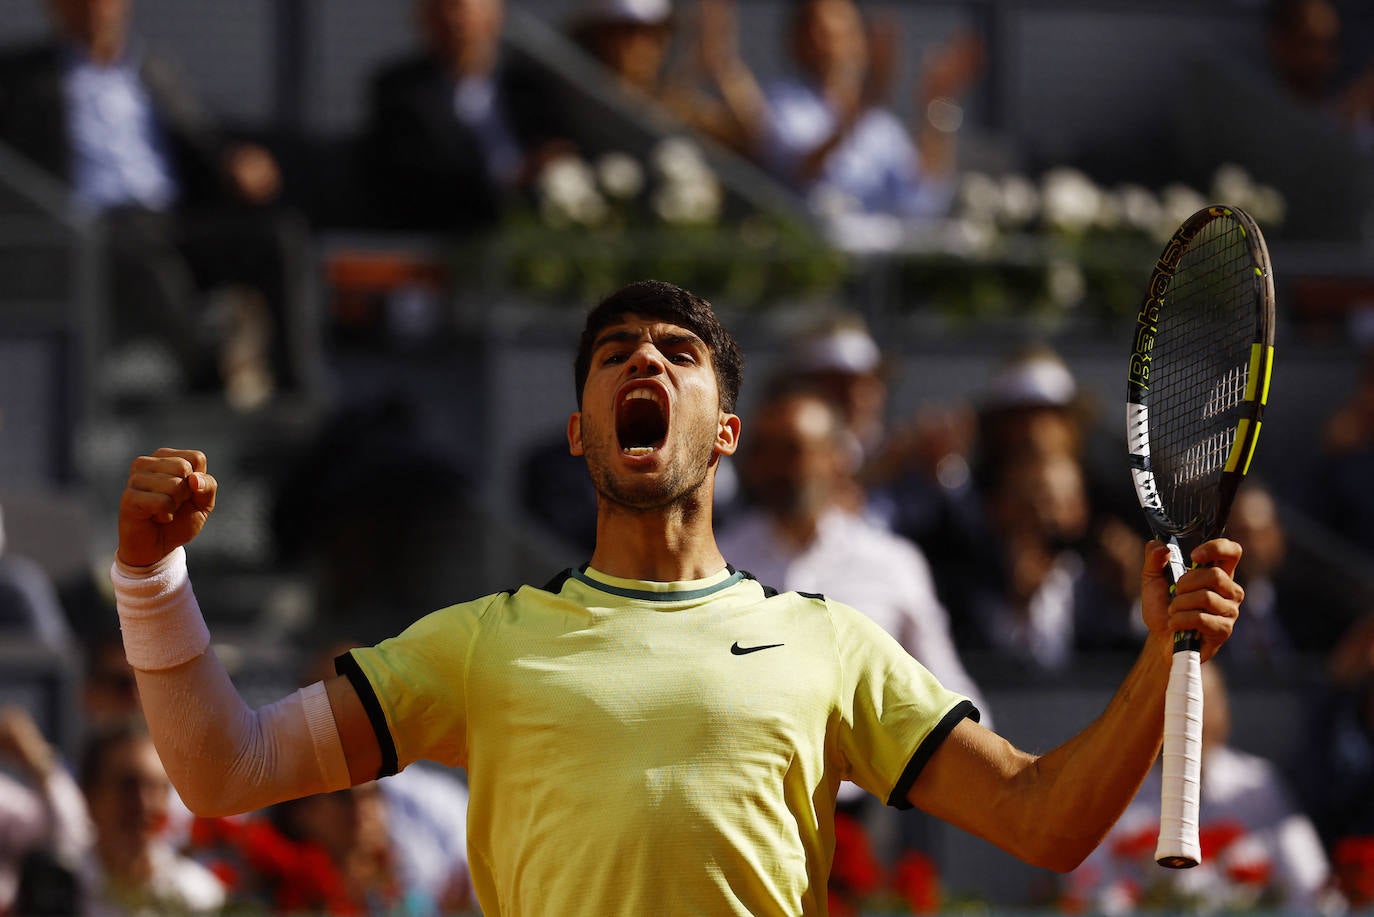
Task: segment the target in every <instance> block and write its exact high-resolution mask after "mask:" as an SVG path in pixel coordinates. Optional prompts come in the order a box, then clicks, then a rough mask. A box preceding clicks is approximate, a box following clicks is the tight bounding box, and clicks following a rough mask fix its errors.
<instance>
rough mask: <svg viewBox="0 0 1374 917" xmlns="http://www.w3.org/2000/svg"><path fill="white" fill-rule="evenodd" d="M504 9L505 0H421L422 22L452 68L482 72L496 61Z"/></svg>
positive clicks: (466, 73) (461, 73) (432, 44)
mask: <svg viewBox="0 0 1374 917" xmlns="http://www.w3.org/2000/svg"><path fill="white" fill-rule="evenodd" d="M504 13H505V9H504V7H503V6H502V0H421V7H420V25H421V28H422V29H423V30H424V34H425V39H426V40H427V41H428V42H429V46H430V49H431V50H432V51H433V53H434V54H435V55H436V56H437V57H438V58H439V59H440V60H442V61H444V63H446V64H447V65H448V66H449V69H451V70H452V71H453V72H454V73H456V74H458V75H459V76H480V75H482V74H485V73H489V72H490V71H491V69H492V68H493V67H494V66H495V65H496V53H497V49H498V47H499V45H500V41H501V24H502V19H503V17H504Z"/></svg>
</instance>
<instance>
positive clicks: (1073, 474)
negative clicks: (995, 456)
mask: <svg viewBox="0 0 1374 917" xmlns="http://www.w3.org/2000/svg"><path fill="white" fill-rule="evenodd" d="M1008 461H1010V462H1012V463H1013V464H1012V465H1011V466H1010V467H1008V468H1006V469H1004V470H1003V471H1002V474H1001V477H1000V484H999V485H998V487H997V489H996V491H995V492H994V495H993V497H994V502H993V517H994V519H995V520H996V522H997V524H998V527H999V528H1000V529H1001V531H1003V532H1004V533H1007V534H1009V535H1032V536H1034V537H1036V538H1038V539H1040V540H1042V541H1044V542H1045V543H1046V544H1047V545H1049V546H1050V547H1056V548H1057V547H1060V546H1064V545H1068V544H1071V543H1073V542H1075V541H1078V540H1079V539H1081V538H1082V537H1083V536H1084V535H1085V534H1086V533H1087V530H1088V521H1089V508H1088V494H1087V490H1086V488H1085V485H1084V482H1083V469H1082V467H1081V466H1080V465H1079V464H1078V461H1077V460H1076V459H1074V458H1072V457H1071V456H1069V455H1065V454H1062V453H1059V454H1049V455H1034V454H1023V455H1021V456H1019V457H1016V458H1011V459H1008Z"/></svg>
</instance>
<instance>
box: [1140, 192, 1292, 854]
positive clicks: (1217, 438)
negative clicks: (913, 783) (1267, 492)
mask: <svg viewBox="0 0 1374 917" xmlns="http://www.w3.org/2000/svg"><path fill="white" fill-rule="evenodd" d="M1273 357H1274V281H1273V276H1272V274H1271V271H1270V266H1269V253H1268V250H1267V249H1266V248H1265V244H1264V237H1263V236H1262V235H1261V234H1260V230H1259V227H1258V226H1256V225H1255V221H1254V220H1252V219H1251V218H1250V217H1249V215H1247V214H1246V213H1244V212H1243V211H1241V210H1239V209H1237V208H1235V207H1227V206H1221V205H1218V206H1212V207H1207V208H1205V209H1203V210H1200V211H1198V212H1197V213H1195V214H1193V215H1192V216H1191V217H1189V218H1188V219H1187V220H1186V221H1184V223H1183V225H1182V226H1180V227H1179V228H1178V231H1177V232H1175V233H1174V235H1173V238H1171V239H1170V240H1169V242H1168V244H1167V245H1165V246H1164V251H1163V253H1162V254H1161V255H1160V256H1159V260H1158V261H1157V262H1156V263H1155V267H1154V272H1153V273H1152V274H1151V275H1150V285H1149V288H1148V290H1147V292H1146V294H1145V301H1144V303H1143V305H1142V306H1141V309H1140V314H1139V315H1138V316H1137V318H1136V326H1135V338H1134V340H1133V342H1132V350H1131V365H1130V371H1129V373H1128V374H1127V394H1126V438H1127V448H1128V450H1129V452H1130V467H1131V476H1132V478H1133V479H1134V483H1135V491H1136V496H1137V497H1138V498H1139V500H1140V506H1141V508H1142V509H1143V510H1144V513H1145V517H1146V519H1147V521H1148V522H1149V524H1150V528H1151V530H1152V531H1153V532H1154V535H1155V537H1156V538H1158V539H1159V540H1160V541H1161V542H1163V543H1164V544H1166V545H1168V547H1169V564H1168V567H1167V569H1166V571H1165V573H1166V575H1167V576H1168V579H1169V588H1170V591H1171V592H1172V591H1173V587H1174V584H1175V583H1177V582H1178V578H1179V577H1181V576H1182V575H1183V573H1184V572H1185V570H1186V569H1187V567H1186V566H1185V564H1186V563H1187V562H1188V561H1187V558H1188V556H1189V554H1190V553H1191V552H1192V550H1193V548H1195V547H1197V546H1198V545H1200V544H1202V543H1203V542H1204V541H1207V540H1208V539H1211V538H1215V537H1217V536H1218V535H1220V534H1221V533H1222V532H1223V531H1224V530H1225V528H1226V517H1227V514H1228V513H1229V512H1230V509H1231V503H1232V500H1233V499H1234V498H1235V495H1236V489H1237V488H1238V487H1239V485H1240V482H1241V479H1243V478H1244V477H1245V473H1246V472H1247V471H1248V470H1249V468H1250V460H1251V458H1252V457H1253V456H1254V452H1255V442H1256V440H1257V438H1258V436H1259V430H1260V416H1261V414H1262V413H1263V411H1264V403H1265V400H1266V398H1267V397H1268V393H1269V373H1270V370H1271V368H1272V366H1273ZM1200 646H1201V641H1200V639H1199V638H1198V634H1197V632H1196V631H1181V632H1178V633H1176V634H1174V659H1173V668H1172V670H1171V672H1170V675H1169V687H1168V695H1167V699H1166V702H1165V713H1164V752H1163V767H1164V774H1163V777H1164V789H1163V795H1162V799H1161V804H1162V805H1161V813H1160V825H1159V845H1158V847H1157V848H1156V850H1155V860H1156V862H1158V863H1159V864H1160V865H1161V866H1168V867H1171V868H1174V869H1179V868H1185V867H1189V866H1196V865H1197V864H1198V862H1200V861H1201V859H1202V850H1201V847H1200V846H1199V843H1198V815H1197V813H1198V790H1199V779H1200V769H1201V755H1202V753H1201V749H1202V681H1201V671H1200V664H1201V660H1200V656H1199V652H1198V650H1199V648H1200Z"/></svg>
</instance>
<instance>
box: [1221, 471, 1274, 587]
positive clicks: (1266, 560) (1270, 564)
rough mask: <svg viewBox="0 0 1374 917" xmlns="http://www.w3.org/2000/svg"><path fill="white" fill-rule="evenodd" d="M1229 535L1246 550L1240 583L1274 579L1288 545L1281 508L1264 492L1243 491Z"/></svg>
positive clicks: (1228, 525) (1233, 508)
mask: <svg viewBox="0 0 1374 917" xmlns="http://www.w3.org/2000/svg"><path fill="white" fill-rule="evenodd" d="M1226 534H1227V537H1229V538H1232V539H1234V540H1235V541H1238V542H1240V544H1241V546H1242V547H1244V548H1245V560H1244V562H1243V563H1242V564H1241V566H1240V569H1239V570H1238V571H1237V573H1238V576H1239V578H1240V579H1242V580H1244V579H1246V578H1251V579H1258V578H1261V577H1268V576H1272V575H1273V574H1274V572H1275V571H1276V570H1277V569H1278V568H1279V565H1280V564H1281V563H1283V556H1284V552H1285V551H1286V550H1287V545H1286V542H1285V539H1284V534H1283V527H1282V526H1281V525H1280V524H1279V513H1278V507H1277V506H1275V504H1274V498H1273V497H1271V496H1270V495H1269V493H1268V492H1267V491H1265V490H1264V489H1263V488H1260V487H1242V488H1241V489H1240V490H1239V491H1238V492H1237V493H1236V502H1235V503H1234V504H1233V505H1232V506H1231V516H1230V518H1229V519H1228V520H1227V523H1226Z"/></svg>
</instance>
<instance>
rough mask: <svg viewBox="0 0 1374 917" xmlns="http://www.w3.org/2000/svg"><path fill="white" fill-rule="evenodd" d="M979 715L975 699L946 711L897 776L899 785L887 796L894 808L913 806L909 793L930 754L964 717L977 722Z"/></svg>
mask: <svg viewBox="0 0 1374 917" xmlns="http://www.w3.org/2000/svg"><path fill="white" fill-rule="evenodd" d="M979 716H980V714H979V713H978V708H977V707H975V706H973V701H969V700H965V701H960V702H959V703H958V704H956V705H955V707H954V709H953V710H951V711H949V713H946V714H945V716H944V719H942V720H940V722H939V724H938V725H937V726H936V727H935V728H934V729H932V730H931V731H930V735H928V736H926V738H925V741H924V742H922V743H921V747H920V748H917V749H916V753H915V754H914V755H912V756H911V760H910V761H908V762H907V764H906V769H905V770H903V771H902V776H900V777H898V778H897V785H896V786H894V787H893V788H892V795H891V796H889V797H887V804H888V805H890V806H892V807H893V808H894V809H910V808H911V807H912V806H911V803H910V802H909V801H907V798H906V797H907V794H908V793H910V792H911V787H912V785H913V784H914V783H915V782H916V778H917V777H919V776H921V771H922V770H923V769H924V768H925V766H926V763H927V762H929V761H930V756H931V755H933V754H935V749H937V748H939V747H940V744H941V743H942V742H944V741H945V739H946V738H948V736H949V734H950V733H951V732H953V731H954V727H955V726H958V725H959V724H960V723H961V722H963V720H964V719H966V718H970V719H972V720H973V721H974V722H975V723H976V722H978V718H979Z"/></svg>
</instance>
